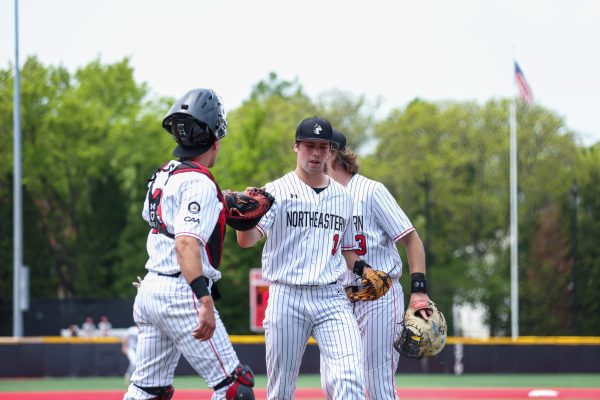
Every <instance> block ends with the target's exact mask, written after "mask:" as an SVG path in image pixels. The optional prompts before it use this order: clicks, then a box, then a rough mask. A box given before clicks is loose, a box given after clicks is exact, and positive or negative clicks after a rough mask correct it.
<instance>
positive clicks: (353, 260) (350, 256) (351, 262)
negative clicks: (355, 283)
mask: <svg viewBox="0 0 600 400" xmlns="http://www.w3.org/2000/svg"><path fill="white" fill-rule="evenodd" d="M342 255H343V256H344V259H345V260H346V267H348V269H349V270H350V271H354V270H355V267H356V268H360V266H361V264H362V269H361V270H362V272H363V273H364V271H366V270H369V269H372V268H371V266H370V265H369V264H367V263H365V262H364V261H362V260H361V259H360V257H359V256H358V255H356V253H355V252H354V250H342ZM361 261H362V262H361ZM357 262H358V265H357ZM354 272H355V273H356V271H354ZM357 275H359V276H362V273H361V274H357Z"/></svg>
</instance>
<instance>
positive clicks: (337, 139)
mask: <svg viewBox="0 0 600 400" xmlns="http://www.w3.org/2000/svg"><path fill="white" fill-rule="evenodd" d="M332 140H333V142H334V143H335V144H337V149H338V150H342V151H344V150H346V136H344V134H343V133H342V132H340V131H337V130H335V129H334V130H333V138H332Z"/></svg>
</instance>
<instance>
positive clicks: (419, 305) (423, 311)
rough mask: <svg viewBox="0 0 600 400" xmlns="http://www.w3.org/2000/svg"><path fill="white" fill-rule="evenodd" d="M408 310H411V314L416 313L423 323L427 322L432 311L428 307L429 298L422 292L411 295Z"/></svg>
mask: <svg viewBox="0 0 600 400" xmlns="http://www.w3.org/2000/svg"><path fill="white" fill-rule="evenodd" d="M410 308H411V309H412V310H413V312H417V311H418V312H419V314H420V315H421V318H423V319H424V320H425V321H427V320H428V319H429V316H430V315H431V314H432V313H433V310H432V309H431V308H430V307H429V296H427V294H426V293H422V292H417V293H411V295H410Z"/></svg>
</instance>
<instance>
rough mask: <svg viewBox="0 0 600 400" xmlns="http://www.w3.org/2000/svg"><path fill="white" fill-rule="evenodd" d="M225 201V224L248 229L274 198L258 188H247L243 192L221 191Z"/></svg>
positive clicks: (241, 229)
mask: <svg viewBox="0 0 600 400" xmlns="http://www.w3.org/2000/svg"><path fill="white" fill-rule="evenodd" d="M223 195H224V196H225V203H227V210H226V214H225V217H226V222H227V225H229V226H230V227H232V228H233V229H235V230H238V231H247V230H250V229H252V228H254V227H256V225H257V224H258V222H259V221H260V219H261V218H262V216H263V215H265V214H266V213H267V211H269V209H270V208H271V206H272V205H273V203H275V198H274V197H273V196H272V195H271V194H270V193H268V192H267V191H265V190H264V189H259V188H248V189H246V190H245V191H244V192H232V191H223Z"/></svg>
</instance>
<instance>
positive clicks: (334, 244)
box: [257, 172, 354, 285]
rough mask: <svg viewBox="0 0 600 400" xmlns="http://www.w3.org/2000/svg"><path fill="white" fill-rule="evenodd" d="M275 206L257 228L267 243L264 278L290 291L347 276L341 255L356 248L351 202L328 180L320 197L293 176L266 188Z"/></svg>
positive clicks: (264, 250) (332, 181) (296, 176)
mask: <svg viewBox="0 0 600 400" xmlns="http://www.w3.org/2000/svg"><path fill="white" fill-rule="evenodd" d="M265 189H266V190H267V192H269V193H271V194H272V195H273V197H275V203H274V205H273V206H272V207H271V209H270V210H269V211H268V212H267V213H266V214H265V215H264V216H263V218H262V219H261V220H260V222H259V224H258V226H257V228H258V229H259V230H260V231H261V232H262V234H263V235H266V236H267V241H266V243H265V245H264V247H263V253H262V268H263V270H262V273H263V278H264V279H265V280H267V281H269V282H275V283H284V284H288V285H326V284H329V283H332V282H335V281H337V280H338V279H339V278H340V277H341V276H342V274H343V273H344V272H345V271H347V270H348V268H347V266H346V261H345V259H344V257H343V256H342V253H341V250H342V249H343V250H351V249H353V248H354V239H353V237H354V234H353V227H352V224H351V221H352V198H351V197H350V195H349V194H348V192H347V191H346V189H345V188H344V187H343V186H342V185H340V184H339V183H337V182H336V181H334V180H333V179H329V185H328V186H327V188H325V189H324V190H323V191H321V192H320V193H316V192H315V190H314V189H313V188H311V187H310V186H308V185H307V184H306V183H304V182H303V181H302V180H301V179H300V178H299V177H298V175H296V173H295V172H290V173H288V174H287V175H284V176H283V177H281V178H279V179H277V180H276V181H273V182H271V183H268V184H267V185H266V187H265Z"/></svg>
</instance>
